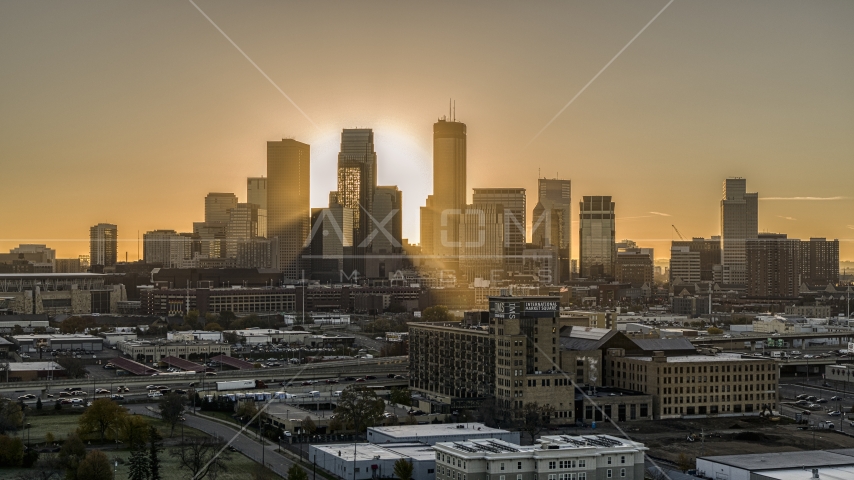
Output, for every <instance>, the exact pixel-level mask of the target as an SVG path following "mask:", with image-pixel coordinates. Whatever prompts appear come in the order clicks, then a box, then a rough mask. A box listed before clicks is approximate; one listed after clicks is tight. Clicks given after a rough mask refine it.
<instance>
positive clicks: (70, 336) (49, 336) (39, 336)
mask: <svg viewBox="0 0 854 480" xmlns="http://www.w3.org/2000/svg"><path fill="white" fill-rule="evenodd" d="M12 338H13V339H14V340H16V341H18V342H21V341H24V342H26V341H28V340H75V339H80V340H102V338H101V337H96V336H95V335H89V334H86V333H26V334H23V335H12Z"/></svg>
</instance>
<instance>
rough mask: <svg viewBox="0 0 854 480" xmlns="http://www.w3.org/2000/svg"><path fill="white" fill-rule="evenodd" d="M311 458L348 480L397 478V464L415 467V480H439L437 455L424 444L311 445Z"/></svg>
mask: <svg viewBox="0 0 854 480" xmlns="http://www.w3.org/2000/svg"><path fill="white" fill-rule="evenodd" d="M308 456H309V458H310V459H311V460H312V462H315V463H316V464H317V466H318V467H320V468H322V469H324V470H326V471H327V472H330V473H332V474H333V475H335V477H336V478H341V479H345V480H368V479H374V478H395V473H394V463H395V462H397V461H398V460H401V459H403V460H406V461H409V462H410V463H411V464H412V480H435V478H436V474H435V468H436V455H435V453H434V452H433V447H431V446H429V445H425V444H423V443H390V444H387V445H375V444H373V443H358V444H352V443H349V444H331V445H311V446H309V451H308Z"/></svg>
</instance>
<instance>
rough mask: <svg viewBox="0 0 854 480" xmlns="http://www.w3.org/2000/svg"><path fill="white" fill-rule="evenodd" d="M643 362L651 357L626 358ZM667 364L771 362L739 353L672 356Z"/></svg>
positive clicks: (649, 360) (648, 360)
mask: <svg viewBox="0 0 854 480" xmlns="http://www.w3.org/2000/svg"><path fill="white" fill-rule="evenodd" d="M626 358H631V359H635V360H641V361H644V362H651V361H652V360H653V357H649V356H641V357H626ZM664 358H665V359H666V360H667V363H692V362H760V361H772V360H771V359H770V358H751V357H743V356H742V355H741V354H740V353H718V354H715V355H702V354H699V353H698V354H696V355H674V356H672V357H664Z"/></svg>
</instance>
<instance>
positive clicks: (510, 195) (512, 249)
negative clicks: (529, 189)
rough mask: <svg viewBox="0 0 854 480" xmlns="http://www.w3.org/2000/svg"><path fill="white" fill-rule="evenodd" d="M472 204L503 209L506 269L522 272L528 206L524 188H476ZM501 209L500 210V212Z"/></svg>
mask: <svg viewBox="0 0 854 480" xmlns="http://www.w3.org/2000/svg"><path fill="white" fill-rule="evenodd" d="M472 203H473V204H477V205H493V206H496V207H502V208H503V211H504V238H503V243H504V254H503V256H504V268H505V269H507V271H509V272H521V271H522V255H523V253H524V251H525V243H526V242H527V239H526V232H525V228H526V226H527V224H526V223H525V218H526V216H527V215H526V212H527V208H526V204H525V189H524V188H475V189H474V194H473V195H472ZM500 210H501V209H500V208H499V211H500Z"/></svg>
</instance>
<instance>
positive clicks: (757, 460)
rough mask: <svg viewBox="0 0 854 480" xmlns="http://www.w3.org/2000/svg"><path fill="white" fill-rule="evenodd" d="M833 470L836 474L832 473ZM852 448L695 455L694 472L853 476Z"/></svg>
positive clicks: (731, 478)
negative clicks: (695, 465) (695, 470)
mask: <svg viewBox="0 0 854 480" xmlns="http://www.w3.org/2000/svg"><path fill="white" fill-rule="evenodd" d="M834 471H836V472H837V473H840V475H839V476H833V475H832V473H833V472H834ZM849 472H850V473H852V474H854V448H843V449H837V450H805V451H795V452H774V453H751V454H746V455H719V456H713V457H698V458H697V474H698V475H700V476H702V477H703V478H713V479H715V480H810V479H814V480H821V479H824V480H831V479H832V480H835V479H849V478H854V475H849Z"/></svg>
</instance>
